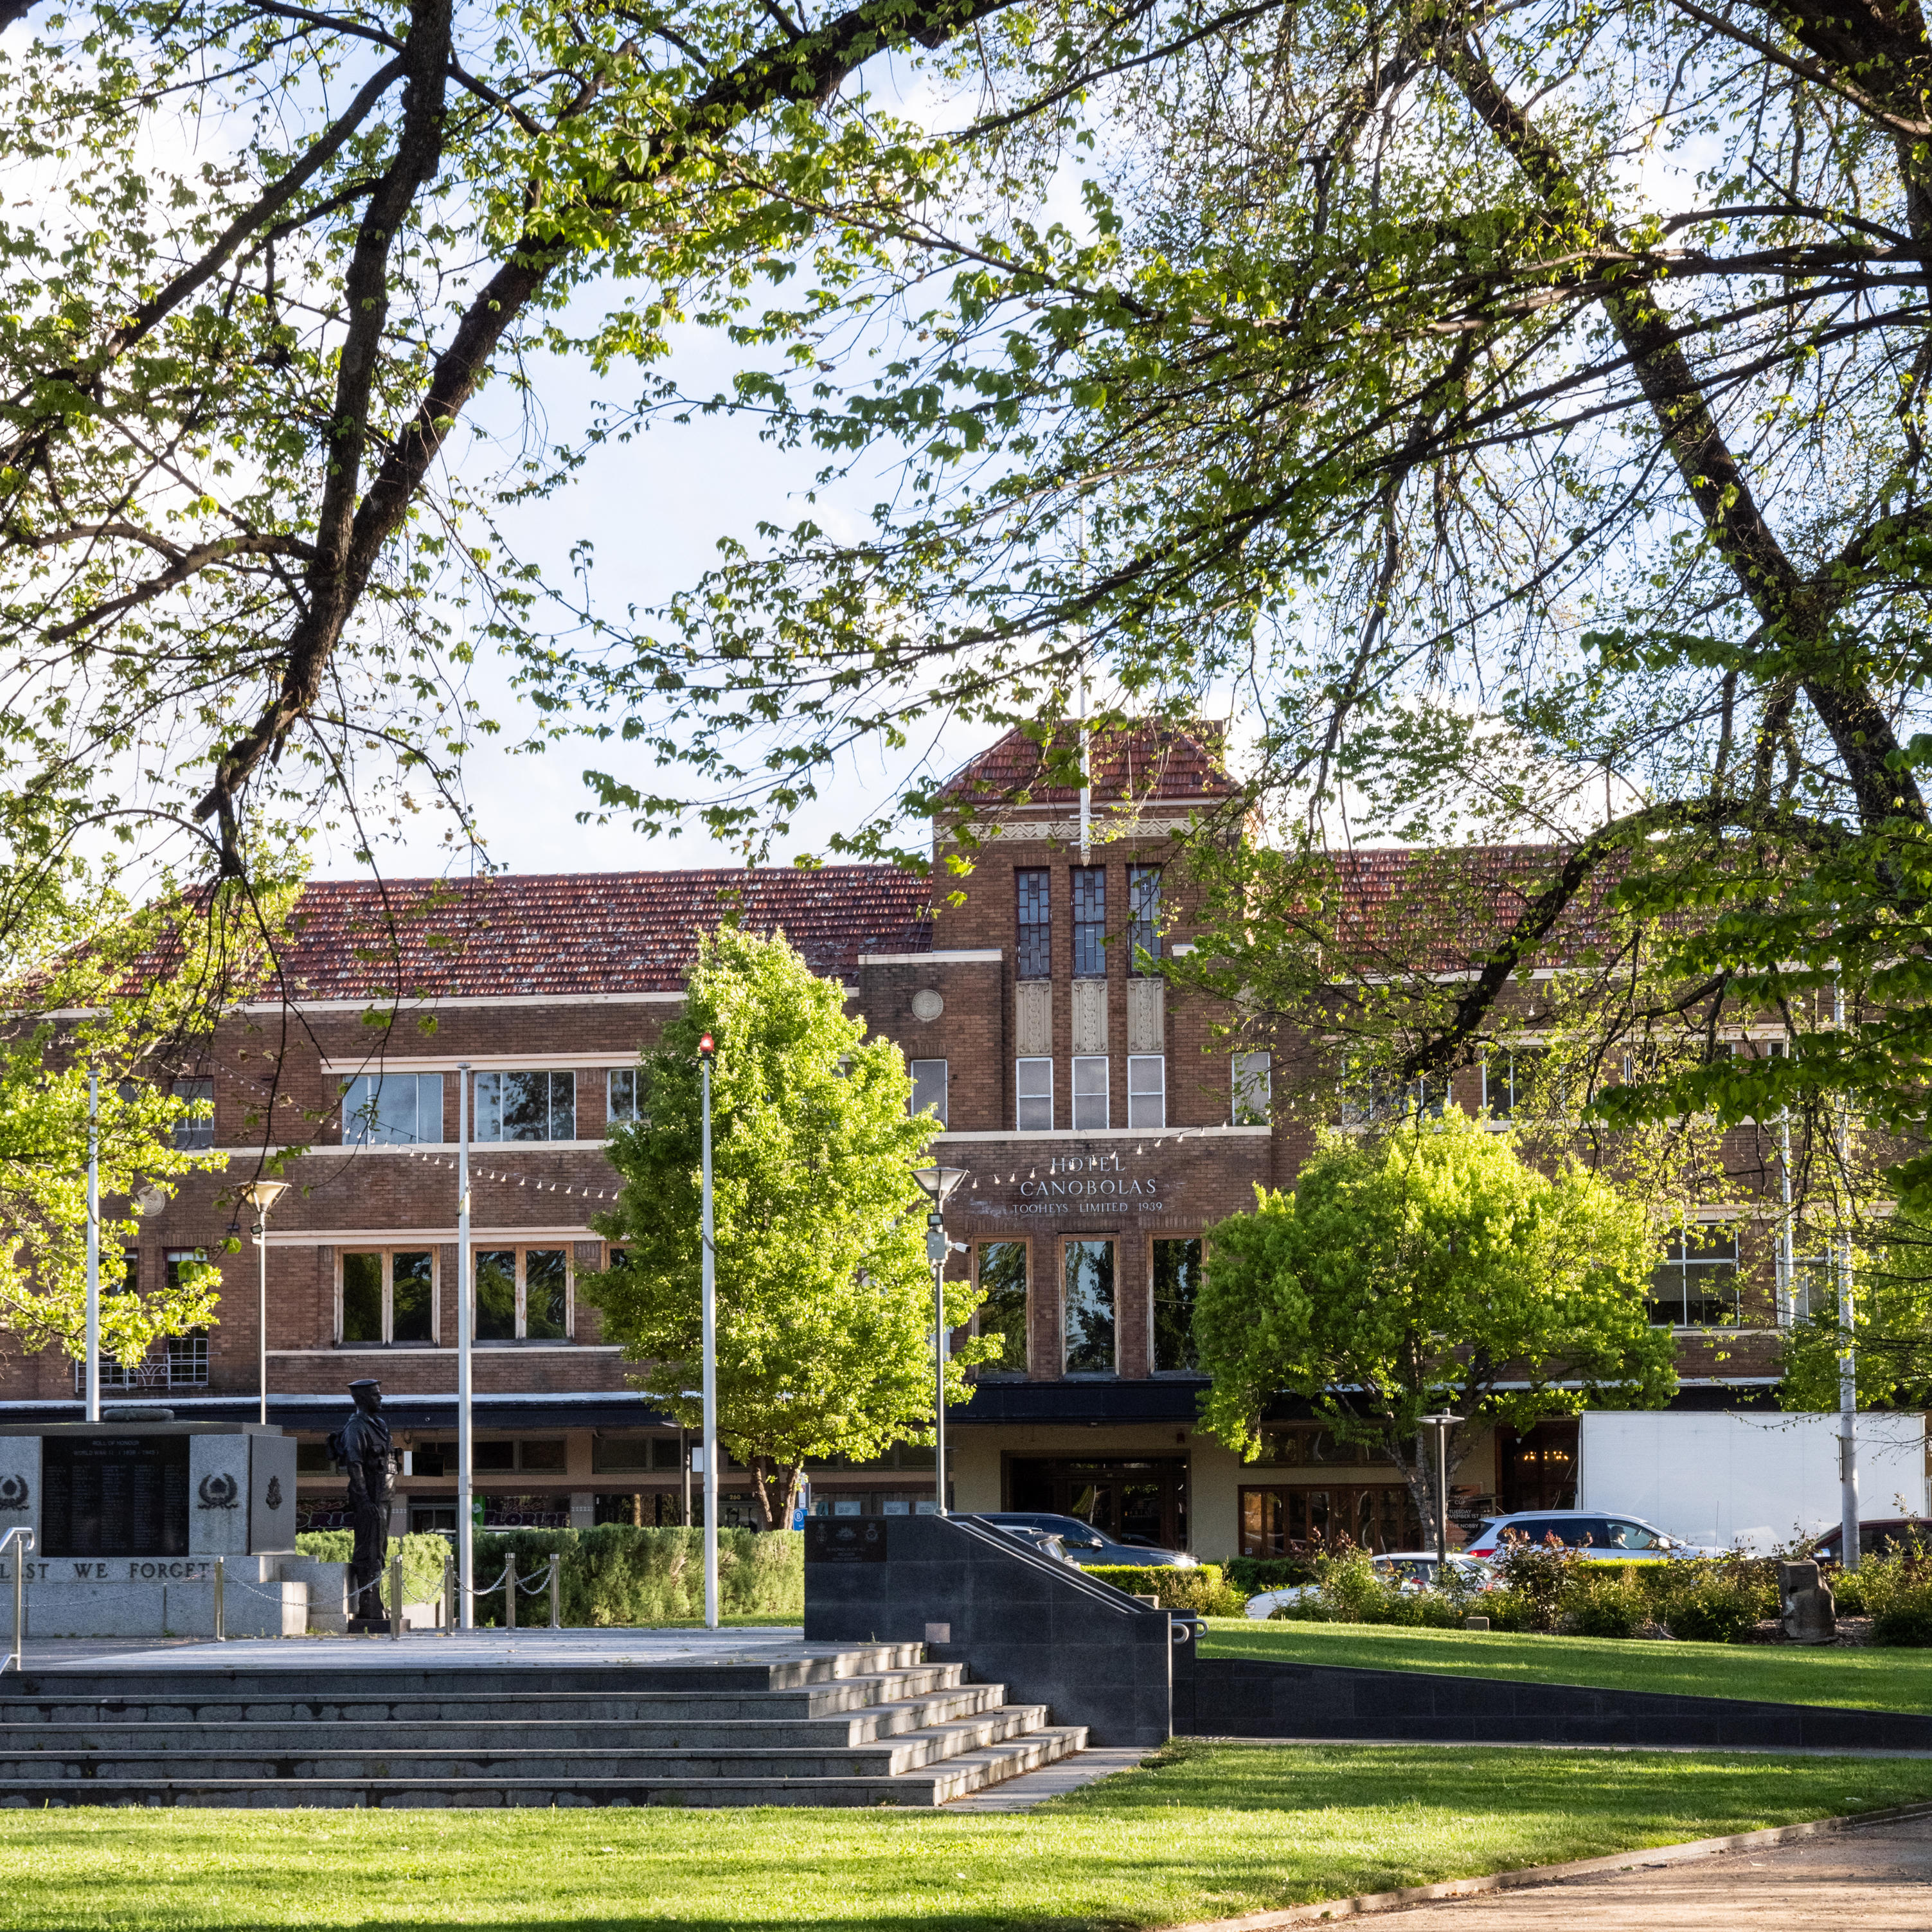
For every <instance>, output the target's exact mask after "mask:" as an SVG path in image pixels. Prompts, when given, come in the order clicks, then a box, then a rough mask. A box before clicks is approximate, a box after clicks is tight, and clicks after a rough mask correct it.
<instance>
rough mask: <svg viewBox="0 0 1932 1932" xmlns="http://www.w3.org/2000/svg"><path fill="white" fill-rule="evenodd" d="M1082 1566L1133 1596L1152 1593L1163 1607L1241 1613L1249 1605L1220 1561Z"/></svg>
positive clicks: (1198, 1612) (1203, 1612)
mask: <svg viewBox="0 0 1932 1932" xmlns="http://www.w3.org/2000/svg"><path fill="white" fill-rule="evenodd" d="M1081 1568H1082V1569H1084V1570H1085V1571H1086V1572H1087V1574H1088V1576H1090V1577H1098V1578H1099V1579H1100V1581H1101V1582H1102V1583H1111V1584H1112V1585H1113V1586H1114V1588H1115V1589H1117V1590H1124V1591H1126V1592H1127V1595H1129V1596H1130V1597H1142V1596H1152V1597H1153V1598H1154V1599H1155V1601H1156V1602H1157V1604H1158V1605H1159V1607H1160V1608H1161V1609H1162V1610H1192V1611H1193V1613H1195V1615H1196V1616H1202V1617H1238V1616H1240V1615H1241V1613H1242V1612H1243V1611H1244V1610H1246V1609H1247V1607H1248V1600H1247V1598H1246V1597H1245V1596H1244V1595H1242V1594H1241V1592H1240V1591H1239V1590H1237V1589H1234V1588H1233V1587H1232V1586H1231V1585H1230V1584H1229V1582H1228V1580H1227V1578H1226V1577H1225V1576H1224V1575H1223V1574H1222V1571H1221V1569H1220V1565H1218V1564H1214V1563H1203V1564H1201V1565H1199V1566H1197V1567H1196V1568H1194V1569H1192V1570H1184V1569H1183V1568H1181V1566H1180V1565H1178V1564H1173V1563H1161V1564H1154V1563H1147V1564H1142V1563H1088V1564H1082V1565H1081Z"/></svg>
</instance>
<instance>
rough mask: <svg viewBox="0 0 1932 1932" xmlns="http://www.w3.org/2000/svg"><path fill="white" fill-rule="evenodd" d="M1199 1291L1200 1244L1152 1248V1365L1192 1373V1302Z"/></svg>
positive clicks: (1157, 1244) (1196, 1240)
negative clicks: (1190, 1370) (1189, 1370)
mask: <svg viewBox="0 0 1932 1932" xmlns="http://www.w3.org/2000/svg"><path fill="white" fill-rule="evenodd" d="M1200 1290H1201V1241H1200V1238H1199V1236H1198V1235H1196V1237H1195V1238H1193V1240H1192V1241H1157V1242H1155V1243H1154V1367H1155V1368H1156V1369H1157V1370H1162V1369H1167V1370H1175V1369H1193V1368H1198V1367H1199V1366H1200V1364H1199V1362H1198V1361H1197V1360H1196V1357H1195V1353H1194V1298H1195V1297H1196V1295H1198V1294H1199V1292H1200Z"/></svg>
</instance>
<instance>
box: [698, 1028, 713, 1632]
mask: <svg viewBox="0 0 1932 1932" xmlns="http://www.w3.org/2000/svg"><path fill="white" fill-rule="evenodd" d="M714 1050H715V1049H713V1047H712V1043H711V1036H710V1035H709V1034H706V1035H705V1036H704V1037H703V1040H701V1041H700V1043H698V1049H697V1064H698V1070H699V1076H700V1079H702V1081H703V1086H704V1129H703V1154H704V1259H703V1270H702V1280H703V1309H702V1314H701V1319H702V1322H703V1337H702V1339H703V1349H704V1628H706V1630H715V1629H716V1628H718V1279H717V1263H716V1256H715V1241H714V1239H713V1230H712V1217H711V1057H712V1052H714Z"/></svg>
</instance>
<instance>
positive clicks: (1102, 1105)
mask: <svg viewBox="0 0 1932 1932" xmlns="http://www.w3.org/2000/svg"><path fill="white" fill-rule="evenodd" d="M1111 1124H1112V1123H1111V1122H1110V1121H1109V1119H1108V1118H1107V1056H1106V1055H1105V1054H1104V1053H1076V1055H1074V1056H1073V1130H1074V1132H1075V1133H1082V1132H1085V1131H1088V1130H1091V1129H1094V1128H1097V1127H1108V1126H1110V1125H1111Z"/></svg>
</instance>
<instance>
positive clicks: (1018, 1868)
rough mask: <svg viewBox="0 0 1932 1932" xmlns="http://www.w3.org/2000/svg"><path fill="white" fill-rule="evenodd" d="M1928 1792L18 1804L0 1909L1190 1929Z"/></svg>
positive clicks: (9, 1820)
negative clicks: (355, 1805)
mask: <svg viewBox="0 0 1932 1932" xmlns="http://www.w3.org/2000/svg"><path fill="white" fill-rule="evenodd" d="M1927 1797H1932V1762H1928V1761H1921V1760H1911V1759H1869V1760H1858V1759H1830V1758H1778V1757H1729V1758H1727V1757H1721V1756H1718V1755H1715V1754H1713V1755H1703V1754H1688V1753H1683V1754H1680V1753H1676V1752H1636V1751H1631V1752H1622V1751H1514V1750H1500V1751H1480V1750H1468V1749H1463V1748H1445V1747H1442V1746H1433V1747H1432V1746H1423V1745H1413V1746H1412V1745H1396V1746H1390V1747H1384V1748H1365V1747H1359V1746H1331V1747H1328V1748H1307V1747H1301V1748H1289V1747H1286V1746H1282V1747H1275V1746H1268V1745H1205V1744H1191V1745H1177V1746H1175V1747H1173V1748H1171V1750H1170V1751H1169V1752H1168V1753H1167V1754H1166V1757H1165V1760H1164V1761H1163V1763H1160V1765H1158V1766H1156V1767H1155V1768H1154V1769H1150V1770H1146V1771H1142V1772H1127V1773H1124V1774H1123V1775H1121V1776H1119V1777H1117V1778H1112V1779H1110V1780H1109V1781H1106V1782H1105V1783H1103V1784H1100V1785H1097V1786H1095V1787H1091V1788H1090V1789H1089V1790H1086V1791H1085V1792H1081V1793H1075V1794H1073V1795H1072V1796H1070V1797H1068V1798H1066V1799H1061V1800H1059V1801H1057V1802H1053V1803H1051V1804H1049V1805H1046V1806H1043V1807H1042V1808H1040V1809H1039V1810H1037V1811H1031V1812H1021V1813H1004V1814H1001V1813H986V1814H980V1815H975V1814H971V1813H962V1812H955V1813H951V1814H948V1813H947V1812H944V1811H941V1812H936V1813H935V1812H892V1811H869V1812H866V1811H857V1812H855V1811H756V1812H745V1811H670V1810H665V1811H524V1812H515V1811H511V1812H482V1811H468V1812H463V1811H414V1812H401V1811H333V1812H332V1811H296V1812H287V1811H283V1812H261V1811H252V1812H251V1811H240V1812H237V1811H225V1812H224V1811H34V1812H30V1813H5V1812H0V1869H4V1870H5V1873H6V1874H7V1882H6V1883H5V1885H4V1886H0V1925H5V1926H20V1927H49V1928H53V1927H58V1928H59V1932H93V1928H96V1927H113V1928H115V1932H148V1928H154V1932H160V1928H167V1932H187V1928H190V1927H193V1928H201V1927H210V1928H212V1927H251V1928H252V1927H263V1926H283V1925H300V1926H302V1927H305V1928H307V1927H368V1926H377V1925H408V1926H411V1927H418V1928H422V1932H446V1928H452V1927H459V1926H461V1927H518V1928H522V1929H523V1932H591V1928H595V1927H601V1928H610V1929H611V1932H614V1928H617V1927H690V1928H692V1929H693V1932H724V1928H726V1927H730V1928H733V1932H759V1929H760V1928H766V1927H769V1928H773V1932H778V1928H787V1932H790V1928H794V1927H818V1926H823V1927H827V1928H837V1932H847V1928H850V1932H861V1928H868V1927H892V1928H899V1927H913V1926H917V1927H921V1928H932V1927H944V1928H945V1932H995V1928H999V1932H1004V1928H1007V1927H1022V1926H1053V1927H1132V1926H1157V1925H1163V1924H1173V1923H1174V1922H1175V1921H1178V1920H1184V1919H1190V1918H1210V1917H1217V1916H1223V1915H1232V1914H1234V1913H1238V1912H1247V1911H1253V1910H1257V1909H1265V1908H1267V1907H1269V1906H1280V1905H1285V1904H1289V1903H1295V1902H1298V1901H1301V1900H1310V1899H1316V1898H1328V1897H1338V1896H1343V1897H1345V1896H1347V1895H1348V1894H1352V1893H1355V1892H1361V1891H1384V1890H1387V1889H1388V1888H1391V1887H1393V1886H1396V1885H1414V1884H1421V1883H1424V1882H1429V1881H1430V1880H1433V1879H1442V1878H1450V1877H1455V1876H1466V1875H1468V1874H1469V1873H1478V1872H1486V1871H1493V1870H1501V1869H1503V1868H1505V1867H1509V1866H1512V1865H1524V1864H1544V1863H1549V1862H1553V1861H1556V1860H1559V1859H1563V1858H1583V1857H1588V1856H1590V1855H1593V1854H1596V1853H1601V1852H1613V1851H1620V1850H1625V1849H1634V1848H1636V1847H1638V1846H1646V1845H1660V1844H1668V1843H1673V1842H1675V1841H1680V1840H1682V1839H1686V1838H1704V1837H1710V1836H1714V1835H1718V1834H1719V1833H1724V1832H1741V1831H1749V1830H1752V1829H1756V1828H1757V1827H1759V1826H1765V1825H1775V1824H1786V1823H1793V1822H1795V1821H1796V1820H1801V1819H1805V1818H1812V1817H1820V1816H1824V1815H1826V1814H1832V1813H1841V1812H1846V1811H1858V1810H1864V1809H1870V1808H1873V1807H1876V1806H1879V1805H1894V1804H1900V1803H1903V1802H1908V1801H1911V1800H1915V1799H1926V1798H1927Z"/></svg>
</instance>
